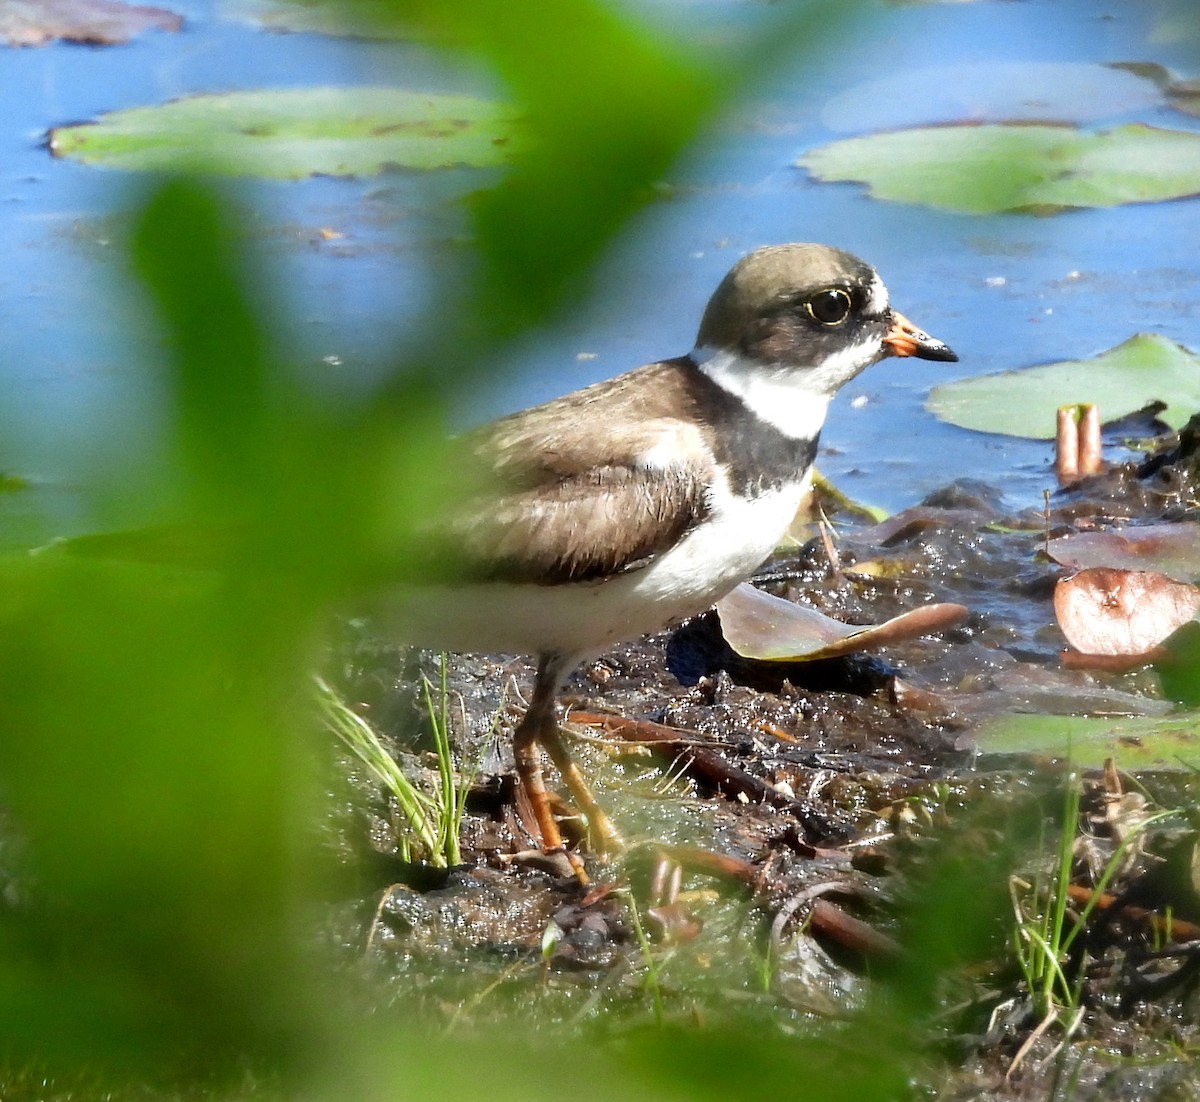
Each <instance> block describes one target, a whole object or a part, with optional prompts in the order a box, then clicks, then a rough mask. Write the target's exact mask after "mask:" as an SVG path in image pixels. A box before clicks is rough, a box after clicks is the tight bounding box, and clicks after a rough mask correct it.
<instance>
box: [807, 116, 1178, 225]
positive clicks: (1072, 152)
mask: <svg viewBox="0 0 1200 1102" xmlns="http://www.w3.org/2000/svg"><path fill="white" fill-rule="evenodd" d="M797 163H798V164H799V165H800V167H802V168H806V169H808V171H809V172H811V173H812V174H813V176H815V177H816V178H817V179H818V180H824V181H854V182H857V183H864V184H866V185H868V187H869V189H870V193H871V195H873V196H874V197H875V198H876V199H895V200H898V201H900V202H904V203H923V204H925V205H926V206H931V207H940V208H942V209H944V210H956V211H964V212H966V213H969V214H992V213H995V212H997V211H1005V210H1009V211H1012V210H1037V211H1041V212H1051V211H1058V210H1065V209H1069V208H1071V207H1115V206H1119V205H1121V204H1123V203H1151V202H1158V201H1161V200H1164V199H1178V198H1180V197H1182V196H1185V195H1194V194H1196V193H1197V192H1200V134H1195V133H1191V132H1188V131H1183V130H1164V129H1160V128H1158V127H1153V126H1145V125H1142V124H1141V123H1133V124H1130V125H1128V126H1119V127H1116V128H1115V129H1112V130H1101V131H1097V132H1094V133H1093V132H1085V131H1079V130H1075V129H1073V128H1071V127H1066V126H1047V125H1034V126H1016V125H1012V126H1010V125H990V126H937V127H921V128H916V129H912V130H899V131H893V132H891V133H886V134H871V135H868V136H867V137H862V138H848V139H846V140H844V141H839V142H833V143H831V144H830V145H825V146H822V147H821V148H819V149H814V150H812V151H811V152H809V153H807V154H805V155H804V157H802V158H801V159H800V161H798V162H797Z"/></svg>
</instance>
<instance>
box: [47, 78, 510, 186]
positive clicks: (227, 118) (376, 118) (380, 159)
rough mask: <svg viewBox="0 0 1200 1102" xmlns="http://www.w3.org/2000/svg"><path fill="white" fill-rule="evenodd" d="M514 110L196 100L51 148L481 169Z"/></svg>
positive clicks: (260, 164)
mask: <svg viewBox="0 0 1200 1102" xmlns="http://www.w3.org/2000/svg"><path fill="white" fill-rule="evenodd" d="M519 125H520V124H519V121H518V118H517V114H516V109H515V108H513V107H511V106H508V105H505V104H501V103H494V102H490V101H488V100H482V99H476V98H474V97H471V96H456V95H434V94H431V93H426V92H411V91H405V90H403V89H399V88H378V87H359V88H294V89H285V90H276V91H260V92H231V93H228V94H225V95H212V96H194V97H191V98H188V99H180V100H173V101H171V102H170V103H165V104H162V105H160V106H156V107H134V108H130V109H129V110H125V111H115V112H113V113H112V114H109V115H104V116H102V117H101V119H100V120H99V121H98V122H95V123H83V124H81V125H78V126H64V127H58V128H57V129H55V130H52V131H51V132H50V149H51V151H52V152H53V153H54V154H55V155H56V156H59V157H70V158H72V159H73V160H77V161H83V162H84V163H86V164H95V165H102V166H105V167H109V168H122V169H133V170H164V169H170V170H178V169H181V168H182V169H189V170H192V171H202V172H218V173H225V174H231V175H239V176H264V177H269V178H274V179H293V180H294V179H299V178H301V177H304V176H314V175H325V176H364V175H372V174H375V173H378V172H381V171H383V170H384V169H387V168H407V169H435V168H451V167H457V166H470V167H486V166H489V165H496V164H500V163H502V162H504V161H505V160H507V159H508V158H509V157H510V156H511V155H512V153H513V151H514V147H515V146H516V144H517V140H516V138H517V131H518V130H519Z"/></svg>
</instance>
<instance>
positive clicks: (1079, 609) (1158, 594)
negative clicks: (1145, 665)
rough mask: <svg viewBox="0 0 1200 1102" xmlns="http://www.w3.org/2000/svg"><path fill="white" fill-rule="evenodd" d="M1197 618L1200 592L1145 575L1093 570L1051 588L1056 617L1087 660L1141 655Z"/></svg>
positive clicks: (1180, 583)
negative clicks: (1102, 656)
mask: <svg viewBox="0 0 1200 1102" xmlns="http://www.w3.org/2000/svg"><path fill="white" fill-rule="evenodd" d="M1197 612H1200V589H1197V588H1196V587H1195V586H1194V585H1185V584H1184V583H1183V582H1176V581H1172V579H1170V578H1168V577H1167V576H1166V575H1165V574H1155V573H1153V572H1151V571H1146V570H1112V569H1110V568H1108V567H1104V566H1094V567H1090V568H1088V569H1087V570H1081V571H1079V573H1078V574H1074V575H1072V576H1071V577H1069V578H1063V579H1062V580H1061V581H1059V583H1058V585H1056V586H1055V588H1054V614H1055V616H1057V617H1058V626H1059V627H1060V628H1062V633H1063V635H1065V636H1066V637H1067V642H1069V643H1070V644H1071V646H1073V647H1074V648H1075V649H1076V650H1077V651H1079V652H1080V653H1081V654H1085V655H1109V654H1122V655H1145V654H1147V652H1149V651H1150V650H1151V649H1152V648H1154V647H1156V646H1158V645H1159V644H1160V643H1161V642H1162V641H1163V640H1164V639H1166V638H1167V636H1168V635H1170V634H1171V633H1172V632H1173V631H1175V629H1176V628H1178V627H1180V626H1181V625H1183V624H1186V623H1187V622H1188V621H1189V620H1191V619H1192V618H1193V617H1194V616H1195V615H1196V613H1197Z"/></svg>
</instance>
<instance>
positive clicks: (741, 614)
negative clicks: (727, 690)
mask: <svg viewBox="0 0 1200 1102" xmlns="http://www.w3.org/2000/svg"><path fill="white" fill-rule="evenodd" d="M717 615H718V616H720V618H721V632H722V634H723V635H724V636H725V641H726V642H727V643H728V644H729V645H730V646H731V647H732V648H733V649H734V650H735V651H736V652H737V653H738V654H740V655H741V656H742V657H743V658H754V659H758V660H759V661H763V662H802V661H811V660H812V659H816V658H833V657H835V656H837V655H841V654H855V653H857V652H858V651H864V650H871V649H873V648H876V647H883V646H887V645H889V644H891V643H898V642H900V641H902V640H904V639H915V638H917V637H918V636H921V635H928V634H930V633H931V632H935V631H944V630H945V629H947V628H951V627H954V625H955V624H958V623H960V622H961V621H962V620H963V619H964V618H965V617H966V615H967V610H966V609H965V608H964V607H963V606H962V605H953V604H938V605H923V606H922V607H920V608H916V609H913V610H912V611H910V612H906V613H903V614H902V615H900V616H895V617H893V618H892V619H891V620H888V621H886V622H885V623H882V624H874V625H871V624H868V625H865V626H864V625H855V624H844V623H842V621H840V620H833V619H831V618H830V617H828V616H826V615H824V614H823V613H821V612H818V611H817V610H816V609H815V608H808V607H806V606H804V605H798V604H796V603H795V602H794V601H785V600H784V599H783V598H782V597H775V596H772V595H771V594H770V593H764V592H763V591H762V590H761V589H755V587H754V586H752V585H750V584H749V583H748V582H743V583H742V584H741V585H739V586H736V587H735V588H734V589H733V591H732V592H731V593H729V594H728V595H727V596H725V597H723V598H722V599H721V600H720V601H718V602H717Z"/></svg>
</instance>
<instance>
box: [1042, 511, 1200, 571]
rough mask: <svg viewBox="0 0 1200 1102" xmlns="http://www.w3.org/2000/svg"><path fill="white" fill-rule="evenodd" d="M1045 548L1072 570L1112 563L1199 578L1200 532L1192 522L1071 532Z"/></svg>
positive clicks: (1117, 565)
mask: <svg viewBox="0 0 1200 1102" xmlns="http://www.w3.org/2000/svg"><path fill="white" fill-rule="evenodd" d="M1046 551H1047V552H1048V553H1049V555H1050V557H1051V558H1052V559H1053V560H1054V561H1055V562H1057V563H1062V565H1063V566H1069V567H1072V568H1073V569H1075V570H1081V569H1083V568H1085V567H1089V566H1111V567H1117V568H1120V569H1124V570H1154V571H1157V572H1158V573H1160V574H1165V575H1167V577H1169V578H1174V579H1175V581H1177V582H1194V581H1197V580H1200V532H1198V531H1197V528H1196V525H1194V524H1188V523H1179V524H1145V525H1142V526H1140V527H1137V528H1119V529H1118V528H1110V529H1108V530H1106V531H1092V532H1072V533H1071V534H1070V535H1069V536H1059V537H1058V538H1057V539H1052V540H1050V541H1049V543H1048V544H1047V545H1046Z"/></svg>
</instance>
